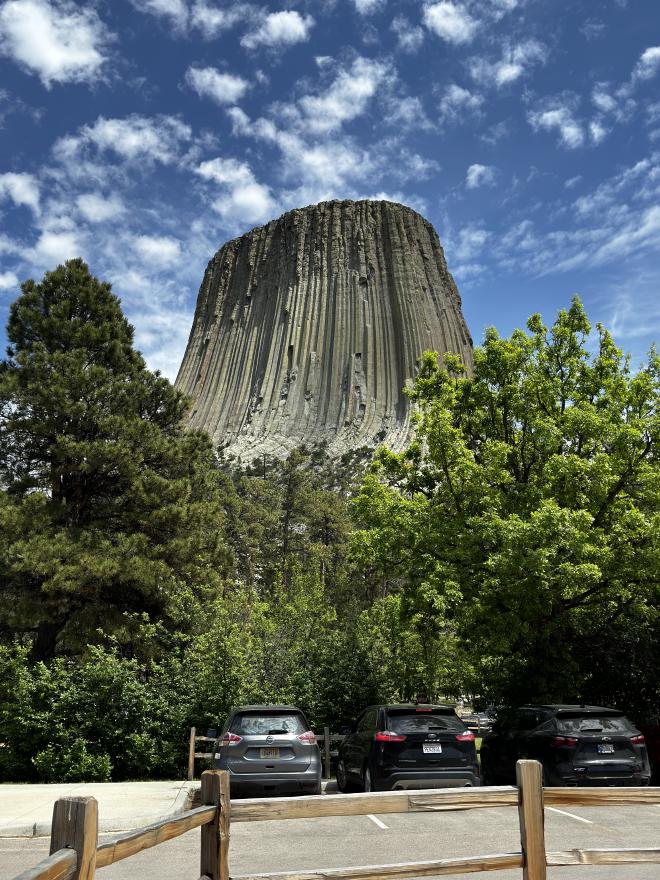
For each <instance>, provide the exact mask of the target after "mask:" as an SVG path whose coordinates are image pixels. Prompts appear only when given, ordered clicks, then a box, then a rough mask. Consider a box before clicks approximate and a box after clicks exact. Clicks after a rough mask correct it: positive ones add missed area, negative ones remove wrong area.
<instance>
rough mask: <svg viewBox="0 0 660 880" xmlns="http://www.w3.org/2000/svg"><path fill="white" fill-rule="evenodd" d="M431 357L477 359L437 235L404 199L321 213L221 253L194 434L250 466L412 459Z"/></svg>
mask: <svg viewBox="0 0 660 880" xmlns="http://www.w3.org/2000/svg"><path fill="white" fill-rule="evenodd" d="M427 349H435V350H437V351H439V352H440V353H444V352H447V351H451V352H454V353H456V354H459V355H461V356H462V358H463V360H464V361H465V362H466V363H468V364H471V361H472V342H471V339H470V336H469V333H468V329H467V326H466V324H465V321H464V319H463V316H462V313H461V300H460V296H459V294H458V291H457V289H456V285H455V284H454V280H453V278H452V276H451V275H450V274H449V272H448V271H447V265H446V263H445V259H444V255H443V252H442V248H441V246H440V241H439V239H438V236H437V234H436V232H435V230H434V229H433V227H432V226H431V224H430V223H428V221H426V220H424V218H423V217H421V216H420V215H419V214H417V213H416V212H415V211H413V210H411V209H410V208H406V207H404V206H403V205H397V204H394V203H393V202H383V201H362V202H351V201H333V202H322V203H321V204H319V205H313V206H311V207H308V208H303V209H300V210H295V211H290V212H289V213H287V214H284V215H283V216H282V217H280V218H279V219H277V220H273V221H271V222H270V223H268V224H266V225H265V226H261V227H259V228H257V229H253V230H252V231H251V232H248V233H247V234H245V235H243V236H241V237H240V238H236V239H234V240H233V241H229V242H227V244H225V245H224V246H223V247H222V248H220V250H219V251H218V253H217V254H216V255H215V257H213V259H212V260H211V262H210V263H209V264H208V267H207V269H206V273H205V275H204V280H203V281H202V286H201V288H200V291H199V296H198V299H197V307H196V309H195V318H194V322H193V327H192V331H191V333H190V339H189V340H188V347H187V349H186V353H185V356H184V358H183V363H182V364H181V369H180V370H179V375H178V378H177V386H178V387H179V388H180V389H181V390H182V391H184V392H185V393H186V394H188V395H190V397H191V398H192V401H193V405H192V409H191V412H190V416H189V421H190V424H191V426H193V427H199V428H204V429H205V430H206V431H208V432H209V434H210V435H211V436H212V437H213V439H214V441H215V442H216V443H218V444H219V445H220V446H222V447H224V448H225V450H226V452H227V453H228V454H232V455H235V456H238V457H240V458H241V460H243V461H249V460H251V459H252V458H254V457H256V456H257V455H262V454H264V453H268V454H275V455H282V456H283V455H285V454H286V453H287V452H288V451H289V450H291V449H293V448H294V447H296V446H299V445H300V444H301V443H305V444H307V445H312V444H315V443H319V442H326V443H327V444H328V451H329V453H330V454H331V455H340V454H341V453H343V452H345V451H347V450H350V449H355V448H358V447H360V446H376V445H378V444H379V443H381V442H385V443H387V444H388V445H389V446H390V447H391V448H394V449H400V448H402V447H403V446H404V445H405V443H406V442H407V440H408V439H409V437H410V407H409V403H408V400H407V398H406V397H405V395H404V393H403V387H404V385H405V384H406V382H408V381H409V380H410V379H411V378H412V377H413V376H414V375H415V366H416V361H417V358H418V357H419V356H420V355H421V353H422V352H423V351H425V350H427Z"/></svg>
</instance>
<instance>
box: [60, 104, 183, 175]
mask: <svg viewBox="0 0 660 880" xmlns="http://www.w3.org/2000/svg"><path fill="white" fill-rule="evenodd" d="M191 136H192V129H191V128H190V126H189V125H187V124H186V123H184V122H182V121H181V120H180V119H179V118H178V117H176V116H165V115H160V116H139V115H138V114H132V115H130V116H126V117H123V118H109V119H108V118H105V117H103V116H99V118H98V119H97V120H96V122H94V123H93V124H92V125H85V126H83V127H82V128H81V129H80V132H79V133H78V134H77V135H69V136H67V137H64V138H60V140H58V141H57V142H56V144H55V146H54V148H53V151H54V153H55V155H56V157H57V158H58V159H59V160H60V161H68V162H76V161H77V158H78V154H79V153H80V151H81V150H83V149H84V148H85V147H89V146H93V147H95V148H96V149H98V150H99V151H101V152H109V153H114V154H115V155H116V156H118V157H120V158H121V159H123V160H126V161H137V160H139V161H143V162H144V161H153V162H160V163H161V164H163V165H167V164H169V163H171V162H175V161H176V160H177V159H178V158H179V156H180V155H181V150H182V146H183V145H184V144H185V143H186V142H187V141H189V140H190V138H191Z"/></svg>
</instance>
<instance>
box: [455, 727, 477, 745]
mask: <svg viewBox="0 0 660 880" xmlns="http://www.w3.org/2000/svg"><path fill="white" fill-rule="evenodd" d="M456 740H457V741H458V742H459V743H473V742H474V734H473V733H472V731H471V730H466V731H465V733H457V734H456Z"/></svg>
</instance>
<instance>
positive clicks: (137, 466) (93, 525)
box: [0, 260, 227, 658]
mask: <svg viewBox="0 0 660 880" xmlns="http://www.w3.org/2000/svg"><path fill="white" fill-rule="evenodd" d="M22 289H23V294H22V296H21V297H20V298H19V299H18V300H17V301H16V302H15V303H14V304H13V305H12V307H11V313H10V319H9V325H8V336H9V339H10V342H11V347H10V348H9V349H8V358H7V360H5V361H4V362H3V363H2V365H1V369H0V448H1V449H2V454H1V455H0V481H2V483H3V485H4V488H5V489H6V494H4V495H3V496H2V500H1V503H0V530H1V531H2V533H3V538H2V539H1V540H2V544H1V545H0V550H1V551H2V552H1V555H0V578H1V580H0V592H1V599H2V602H1V607H2V610H1V611H0V625H1V626H2V628H3V629H4V630H5V632H8V633H14V634H16V633H24V634H25V635H26V636H29V637H31V638H32V639H33V645H34V654H35V656H37V657H42V658H47V657H50V656H53V655H54V654H55V653H76V652H79V651H80V650H81V649H83V648H84V646H85V644H86V643H87V642H88V641H90V640H92V641H93V640H94V634H95V630H96V628H97V627H98V626H99V624H102V626H103V629H104V630H105V632H106V633H108V632H115V633H117V634H119V633H123V637H124V639H125V641H126V642H127V644H129V645H131V649H132V650H137V649H138V647H139V646H138V644H137V643H136V642H135V628H134V627H132V626H131V620H132V619H134V617H135V615H137V616H138V617H139V616H141V615H144V614H146V615H147V616H148V617H149V618H150V619H152V620H158V621H160V622H163V623H165V624H166V626H167V627H168V628H169V629H171V630H174V629H177V630H186V629H189V626H190V622H191V621H193V620H195V618H199V615H200V608H201V603H203V602H205V601H207V600H208V599H212V598H213V597H214V596H216V595H217V594H218V593H219V591H220V589H221V587H222V582H223V578H222V576H223V574H224V572H225V570H226V564H227V554H226V550H225V546H226V545H225V543H224V541H223V537H224V536H223V532H222V529H223V521H224V509H223V503H222V502H223V497H222V492H221V480H220V477H219V474H218V473H217V472H216V471H214V469H213V465H214V456H213V451H212V448H211V444H210V441H209V440H208V438H207V437H206V436H205V435H203V434H200V433H198V432H192V431H191V432H184V430H183V426H182V418H183V415H184V412H185V407H186V401H185V399H184V398H183V397H182V395H181V394H180V393H179V392H178V391H175V390H174V389H173V388H172V386H171V385H170V383H169V382H168V381H167V380H166V379H164V378H162V377H161V376H159V375H158V374H157V373H151V372H149V371H148V370H147V369H146V367H145V365H144V361H143V359H142V357H141V355H140V354H139V353H138V352H137V351H135V350H134V348H133V331H132V328H131V327H130V325H129V324H128V323H127V321H126V319H125V318H124V317H123V315H122V313H121V307H120V304H119V300H118V299H117V298H116V297H115V296H114V295H113V294H112V293H111V290H110V285H108V284H105V283H101V282H99V281H98V280H97V279H96V278H94V277H93V276H92V275H90V273H89V270H88V269H87V266H86V265H85V264H84V263H83V262H82V261H81V260H71V261H69V262H68V263H66V264H65V265H63V266H59V267H58V268H57V269H56V270H55V271H53V272H48V273H46V275H45V276H44V279H43V281H42V282H40V283H38V284H37V283H35V282H33V281H28V282H26V283H25V284H24V285H23V287H22Z"/></svg>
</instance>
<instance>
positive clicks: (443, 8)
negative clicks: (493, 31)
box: [424, 0, 478, 45]
mask: <svg viewBox="0 0 660 880" xmlns="http://www.w3.org/2000/svg"><path fill="white" fill-rule="evenodd" d="M424 24H425V25H426V27H427V28H428V29H429V30H430V31H433V33H434V34H436V36H438V37H440V38H441V39H443V40H445V41H446V42H448V43H454V44H455V45H461V44H462V43H469V42H470V41H471V40H472V39H473V37H474V35H475V33H476V31H477V27H478V25H477V22H476V21H475V20H474V19H473V18H472V17H471V16H470V14H469V13H468V11H467V10H466V9H465V8H464V7H462V6H459V5H457V4H455V3H451V2H449V0H441V2H439V3H433V4H431V5H430V6H426V7H425V9H424Z"/></svg>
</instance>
